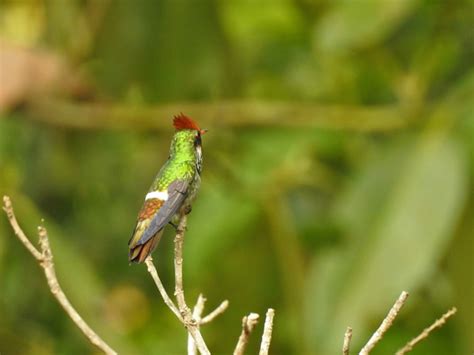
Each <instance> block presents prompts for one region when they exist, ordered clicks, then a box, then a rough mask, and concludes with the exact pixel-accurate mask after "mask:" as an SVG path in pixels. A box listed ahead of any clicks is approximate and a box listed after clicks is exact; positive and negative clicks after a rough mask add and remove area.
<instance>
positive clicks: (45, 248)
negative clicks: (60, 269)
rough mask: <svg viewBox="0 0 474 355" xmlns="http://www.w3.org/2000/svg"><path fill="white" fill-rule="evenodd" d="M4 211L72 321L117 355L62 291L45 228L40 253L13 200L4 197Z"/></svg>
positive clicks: (41, 236)
mask: <svg viewBox="0 0 474 355" xmlns="http://www.w3.org/2000/svg"><path fill="white" fill-rule="evenodd" d="M3 209H4V210H5V212H6V213H7V216H8V220H9V222H10V224H11V226H12V228H13V231H14V232H15V234H16V235H17V237H18V239H20V241H21V242H22V243H23V245H25V247H26V248H27V249H28V251H29V252H30V253H31V254H32V255H33V257H34V258H35V259H36V260H37V261H38V263H39V264H40V266H41V267H42V268H43V271H44V274H45V276H46V280H47V282H48V286H49V289H50V290H51V293H52V294H53V296H54V297H55V298H56V300H57V301H58V302H59V304H60V305H61V306H62V308H63V309H64V311H65V312H66V313H67V315H68V316H69V317H70V318H71V319H72V321H73V322H74V323H75V324H76V326H77V327H78V328H79V329H80V330H81V331H82V333H83V334H84V335H85V336H86V337H87V339H89V341H90V342H91V343H92V344H94V345H95V346H96V347H97V348H99V349H100V350H102V351H103V352H104V353H105V354H108V355H115V354H117V352H116V351H115V350H113V349H112V348H111V347H110V346H109V345H108V344H107V343H106V342H105V341H104V340H102V339H101V338H100V337H99V336H98V335H97V333H95V332H94V331H93V330H92V328H91V327H89V325H88V324H87V323H86V322H85V321H84V320H83V319H82V317H81V316H80V315H79V313H77V311H76V310H75V309H74V307H73V306H72V305H71V303H70V302H69V300H68V299H67V297H66V295H65V294H64V292H63V290H62V289H61V286H60V285H59V282H58V279H57V277H56V271H55V269H54V263H53V253H52V252H51V247H50V245H49V239H48V233H47V231H46V228H44V227H43V226H40V227H38V233H39V239H40V240H39V242H40V248H41V251H39V250H38V249H36V248H35V247H34V246H33V244H32V243H31V242H30V241H29V239H28V238H27V237H26V235H25V233H24V232H23V230H22V229H21V227H20V226H19V224H18V222H17V220H16V217H15V214H14V212H13V207H12V204H11V200H10V198H9V197H8V196H3Z"/></svg>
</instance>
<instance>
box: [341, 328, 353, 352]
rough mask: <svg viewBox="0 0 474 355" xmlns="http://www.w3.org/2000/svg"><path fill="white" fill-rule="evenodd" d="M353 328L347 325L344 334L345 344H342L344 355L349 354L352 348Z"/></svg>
mask: <svg viewBox="0 0 474 355" xmlns="http://www.w3.org/2000/svg"><path fill="white" fill-rule="evenodd" d="M351 339H352V328H351V327H347V329H346V332H345V334H344V344H343V345H342V355H349V352H350V350H351Z"/></svg>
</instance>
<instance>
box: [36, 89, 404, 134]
mask: <svg viewBox="0 0 474 355" xmlns="http://www.w3.org/2000/svg"><path fill="white" fill-rule="evenodd" d="M27 109H28V110H29V111H30V112H31V115H28V118H29V119H32V120H36V121H39V122H42V123H45V124H48V125H54V126H59V127H66V128H72V129H104V128H106V129H133V130H137V129H140V130H143V129H146V130H163V129H167V122H165V121H163V120H162V119H161V118H162V117H173V115H174V114H175V113H176V112H180V111H183V112H186V113H187V114H189V115H191V116H196V117H202V118H203V122H201V123H202V125H203V126H207V125H212V123H213V122H219V124H220V125H222V126H225V127H246V126H249V125H251V126H255V125H257V126H268V125H273V126H279V127H303V128H323V129H334V130H348V131H357V132H386V131H392V130H399V129H402V128H404V127H406V126H408V125H409V124H410V120H409V117H408V115H407V112H405V111H403V110H402V108H401V107H399V106H394V105H385V106H370V107H369V106H346V107H341V106H336V105H321V104H314V103H301V102H299V103H294V102H284V101H280V102H275V101H255V100H229V101H219V102H218V103H209V102H196V103H190V102H175V103H169V104H165V105H157V106H154V107H149V108H136V107H132V108H130V107H127V106H124V105H108V104H104V103H81V104H77V103H74V102H71V101H65V100H57V99H51V98H48V97H38V98H36V99H32V100H30V101H29V102H28V105H27ZM66 117H67V119H66ZM381 118H383V119H381Z"/></svg>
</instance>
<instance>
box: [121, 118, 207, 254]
mask: <svg viewBox="0 0 474 355" xmlns="http://www.w3.org/2000/svg"><path fill="white" fill-rule="evenodd" d="M173 125H174V127H175V128H176V132H175V134H174V136H173V140H172V142H171V147H170V154H169V157H168V160H167V161H166V163H165V165H163V167H162V168H161V170H160V171H159V173H158V175H157V176H156V178H155V180H154V181H153V184H152V185H151V187H150V190H149V191H148V193H147V194H146V196H145V202H144V203H143V207H142V209H141V210H140V213H139V214H138V218H137V225H136V226H135V230H134V231H133V234H132V237H131V238H130V241H129V242H128V248H129V254H128V259H129V260H130V261H131V262H137V263H141V262H143V261H144V260H145V259H146V257H147V256H148V255H150V254H151V253H152V252H153V250H154V249H155V248H156V245H157V244H158V242H159V240H160V238H161V236H162V234H163V229H164V228H165V226H166V225H167V224H168V223H171V224H173V225H176V224H177V223H178V221H179V216H180V214H182V213H189V212H190V210H191V203H192V201H193V200H194V198H195V196H196V193H197V190H198V188H199V185H200V183H201V168H202V151H201V135H203V134H204V133H206V132H207V131H206V130H203V129H200V128H199V126H198V125H197V124H196V122H194V121H193V120H192V119H191V118H189V117H187V116H185V115H183V114H182V113H181V114H180V115H178V116H175V117H174V120H173Z"/></svg>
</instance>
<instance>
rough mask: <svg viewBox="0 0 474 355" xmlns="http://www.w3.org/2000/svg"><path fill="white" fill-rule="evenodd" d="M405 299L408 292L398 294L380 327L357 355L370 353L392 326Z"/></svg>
mask: <svg viewBox="0 0 474 355" xmlns="http://www.w3.org/2000/svg"><path fill="white" fill-rule="evenodd" d="M407 298H408V292H405V291H403V292H402V293H401V294H400V297H398V300H397V301H396V302H395V304H394V305H393V306H392V308H391V309H390V311H389V312H388V314H387V316H386V317H385V319H384V320H383V322H382V324H381V325H380V327H379V328H378V329H377V330H376V331H375V333H374V334H373V335H372V337H371V338H370V339H369V341H368V342H367V344H365V346H364V347H363V348H362V350H361V351H360V352H359V355H367V354H369V353H370V351H371V350H372V349H373V348H374V346H375V344H377V343H378V342H379V341H380V339H382V337H383V335H384V334H385V332H386V331H387V330H388V329H389V328H390V327H391V326H392V324H393V321H394V320H395V318H396V317H397V315H398V313H399V312H400V309H401V308H402V307H403V305H404V304H405V301H406V300H407Z"/></svg>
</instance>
